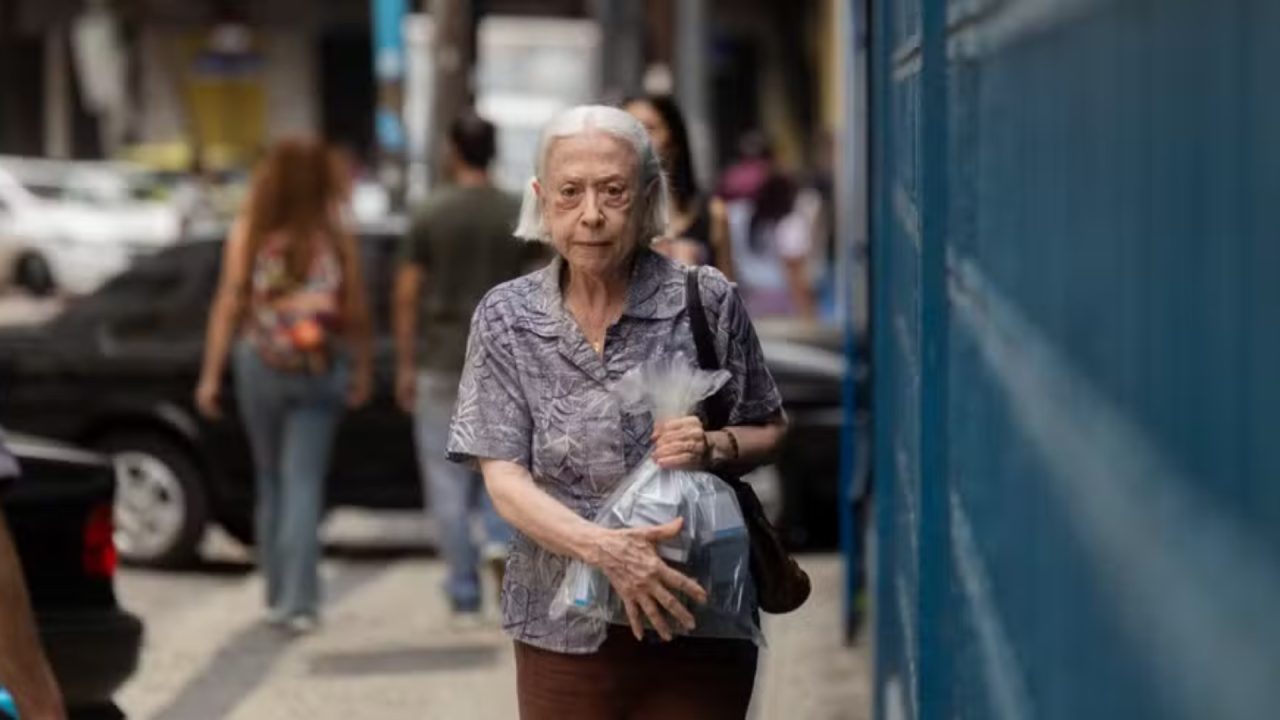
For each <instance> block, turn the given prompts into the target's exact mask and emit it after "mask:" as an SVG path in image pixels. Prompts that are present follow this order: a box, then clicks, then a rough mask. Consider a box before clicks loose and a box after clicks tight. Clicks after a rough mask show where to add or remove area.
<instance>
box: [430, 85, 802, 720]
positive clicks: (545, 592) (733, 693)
mask: <svg viewBox="0 0 1280 720" xmlns="http://www.w3.org/2000/svg"><path fill="white" fill-rule="evenodd" d="M666 203H667V187H666V181H665V179H664V178H663V174H662V171H661V169H660V164H659V160H658V157H657V155H656V153H655V152H654V149H653V147H652V145H651V144H650V142H649V138H648V136H647V134H646V132H645V129H644V127H643V126H642V125H641V124H640V123H639V122H638V121H636V120H635V119H634V118H632V117H631V116H630V115H628V114H627V113H625V112H623V111H621V110H618V109H615V108H609V107H599V106H588V107H577V108H573V109H571V110H568V111H566V112H564V113H562V114H561V115H560V116H558V117H557V118H556V119H554V120H553V121H552V122H551V123H550V124H549V126H548V127H547V128H546V130H544V132H543V135H542V139H541V143H540V147H539V151H538V160H537V174H536V177H535V178H534V179H533V180H532V181H531V183H530V186H529V188H528V190H527V192H526V194H525V201H524V208H523V210H522V214H521V219H520V226H519V227H518V228H517V230H516V234H517V235H518V236H520V237H523V238H526V239H536V240H541V241H545V242H548V243H550V244H551V245H552V246H553V247H554V248H555V250H556V251H557V254H558V257H557V258H556V259H555V260H554V261H553V262H552V263H551V264H550V265H549V266H548V267H547V268H545V269H543V270H541V271H539V272H536V273H533V274H532V275H527V276H525V277H523V278H520V279H518V280H515V281H512V282H509V283H507V284H504V285H501V286H499V287H497V288H495V289H494V290H493V291H491V292H490V293H489V295H488V296H487V297H486V298H485V299H484V300H483V301H482V302H481V304H480V306H479V307H478V308H477V310H476V313H475V317H474V319H473V321H472V327H471V338H470V342H469V346H468V351H467V355H468V360H467V365H466V369H465V371H464V374H463V377H462V383H461V387H460V388H459V399H458V407H457V412H456V414H455V416H454V421H453V428H452V432H451V437H450V442H449V455H450V457H451V458H452V459H453V460H455V461H460V462H472V461H474V462H477V463H478V464H479V466H480V469H481V471H482V472H483V474H484V479H485V483H486V486H487V487H488V489H489V492H490V494H491V495H492V497H493V501H494V504H495V506H496V507H497V509H498V512H499V513H500V514H501V515H502V516H503V517H505V518H506V519H507V520H508V521H510V522H511V524H512V525H513V526H514V527H515V528H516V530H517V531H518V533H517V537H516V539H515V540H514V543H513V547H512V549H511V554H510V559H509V560H508V565H507V572H506V579H505V583H504V585H505V586H504V588H503V593H502V597H503V615H504V625H505V627H506V629H507V630H508V632H509V633H510V634H511V635H512V636H513V637H514V639H515V652H516V666H517V686H518V695H519V703H520V713H521V717H522V718H525V719H526V720H530V719H534V720H536V719H539V718H557V719H560V718H606V719H607V718H658V717H661V718H664V720H666V719H668V718H700V719H702V720H706V719H707V718H741V717H743V716H744V715H745V713H746V710H747V706H748V704H749V702H750V699H751V692H752V687H753V683H754V677H755V670H756V650H755V647H754V645H752V644H751V643H750V642H747V641H737V640H721V639H706V638H693V637H681V631H682V630H687V629H690V628H691V627H692V625H693V617H692V615H691V613H690V612H689V611H688V609H687V608H686V607H685V606H684V605H683V604H682V602H681V601H680V600H679V599H678V598H679V597H680V596H682V595H683V596H685V597H691V598H694V599H695V601H700V600H704V599H705V597H706V594H705V592H704V591H703V589H701V588H699V587H698V586H697V585H696V584H695V583H694V582H693V581H692V580H690V579H689V578H688V577H685V576H683V575H681V574H680V573H678V572H676V571H675V570H673V569H671V568H670V567H668V566H667V565H666V564H665V563H664V562H663V561H662V560H661V559H660V558H659V556H658V554H657V552H656V550H655V547H654V546H655V543H657V542H660V541H661V540H663V539H665V538H669V537H672V536H674V535H675V534H676V533H677V532H678V531H679V528H680V524H679V523H680V521H679V520H676V521H674V522H672V523H669V524H667V525H663V526H658V527H652V528H638V529H630V530H608V529H604V528H602V527H600V526H598V525H595V524H593V523H592V522H591V521H590V520H589V519H588V518H591V517H593V516H594V515H595V514H596V512H597V510H599V508H600V507H601V505H602V503H603V502H604V501H605V499H606V498H607V497H608V496H609V494H610V492H611V491H613V490H614V488H615V487H616V486H617V485H618V483H619V482H621V481H622V480H623V479H624V478H625V477H626V475H627V471H628V470H629V469H631V468H633V467H635V466H636V465H638V464H639V463H640V462H641V461H642V460H643V459H644V457H645V455H646V454H647V453H649V452H651V451H652V453H653V455H654V458H655V460H656V461H657V462H658V463H659V465H660V466H662V467H664V468H680V469H710V470H718V469H724V470H732V471H734V472H742V471H744V470H747V469H750V468H751V467H754V466H756V465H759V464H761V463H763V462H765V461H766V460H767V459H768V458H769V457H770V455H771V454H772V453H773V452H774V451H775V450H776V449H777V447H778V444H779V442H780V441H781V439H782V437H783V434H784V432H785V420H784V417H783V414H782V409H781V407H782V405H781V400H780V398H779V396H778V391H777V387H776V386H775V384H774V381H773V378H772V377H771V376H770V375H769V371H768V370H767V369H766V367H765V364H764V359H763V357H762V354H761V350H760V343H759V341H758V339H757V338H756V334H755V331H754V329H753V328H752V326H751V322H750V320H749V319H748V318H747V315H746V313H745V311H744V310H743V306H742V303H741V301H740V300H739V299H738V296H737V295H736V293H735V292H734V290H733V287H732V286H731V285H730V284H729V283H728V282H727V281H726V280H725V279H724V276H723V275H721V274H720V273H719V272H718V271H716V270H714V269H710V268H703V269H701V270H699V271H697V272H698V284H699V286H700V289H701V298H702V305H703V308H704V311H705V312H706V315H707V321H708V324H709V326H710V328H711V329H712V331H713V332H714V335H715V338H714V341H715V342H714V345H715V348H716V351H717V353H718V354H719V359H720V363H721V365H722V367H724V368H725V369H727V370H729V371H730V372H731V374H732V380H730V382H729V384H728V386H727V388H726V390H725V391H724V392H725V396H724V397H725V400H726V402H727V404H728V405H729V407H731V408H732V410H731V413H730V421H729V423H730V427H727V428H724V429H722V430H717V431H714V432H713V431H706V430H704V428H703V424H702V421H701V420H700V419H699V418H698V417H686V418H680V419H677V420H673V421H669V422H666V423H664V424H662V425H660V426H658V427H654V424H653V420H652V418H651V417H650V416H648V415H631V414H627V413H625V412H623V411H622V409H621V408H620V407H619V404H618V402H617V401H616V400H614V399H613V396H612V395H611V392H610V390H611V388H612V386H613V385H614V383H615V382H617V381H618V380H619V379H620V378H621V377H622V376H623V375H624V374H625V373H626V372H627V371H629V370H631V369H633V368H635V367H637V366H638V365H640V364H642V363H644V362H645V361H648V360H651V359H653V358H659V357H667V356H671V355H673V354H675V353H682V354H683V355H684V356H685V357H688V358H694V357H696V356H697V355H696V349H695V344H694V339H693V335H692V332H691V330H690V324H689V316H688V310H687V303H686V298H685V288H686V276H685V273H686V271H685V269H684V268H683V267H682V266H680V265H677V264H675V263H673V262H672V261H670V260H668V259H666V258H663V257H661V256H660V255H658V254H656V253H654V252H653V251H652V250H650V248H649V245H650V242H651V241H652V239H653V238H655V237H657V236H658V235H660V234H661V233H662V231H663V229H664V228H665V227H666V225H667V217H666V215H667V204H666ZM690 362H691V363H692V362H693V360H690ZM571 559H578V560H582V561H583V562H585V563H587V564H589V565H592V566H594V567H597V568H599V569H600V570H601V571H602V572H603V573H604V575H605V576H606V577H607V578H608V579H609V581H610V583H611V584H612V586H613V588H614V589H615V590H616V592H617V594H618V595H619V596H620V597H621V598H622V600H623V604H624V606H625V608H626V611H627V616H628V618H629V619H630V631H629V632H628V629H627V628H623V627H620V626H618V627H607V626H604V625H602V624H600V623H598V622H595V621H590V620H584V619H582V618H574V617H573V616H570V617H568V618H566V619H562V620H553V619H552V618H551V617H550V616H549V613H548V609H549V606H550V602H551V600H552V597H553V596H554V595H555V593H556V590H557V588H558V587H559V584H560V581H561V578H562V576H563V573H564V569H565V567H566V565H567V563H568V562H569V561H570V560H571ZM646 625H647V626H648V627H651V628H652V630H648V631H646V629H645V628H646Z"/></svg>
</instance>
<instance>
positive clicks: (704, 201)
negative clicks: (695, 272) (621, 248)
mask: <svg viewBox="0 0 1280 720" xmlns="http://www.w3.org/2000/svg"><path fill="white" fill-rule="evenodd" d="M622 108H623V109H624V110H626V111H627V112H628V113H630V114H631V116H632V117H634V118H635V119H637V120H639V121H640V124H641V125H644V127H645V130H646V131H648V133H649V141H650V142H651V143H653V147H654V150H656V151H657V152H658V156H659V158H661V160H662V168H663V171H664V172H665V173H666V175H667V182H668V187H669V188H670V193H669V197H668V203H669V207H670V208H671V222H670V224H669V225H668V226H667V231H666V232H665V233H664V234H663V238H662V239H661V240H659V241H658V242H657V243H655V245H654V247H655V249H656V250H658V251H660V252H662V253H664V254H666V255H668V256H670V257H672V258H674V259H676V260H679V261H681V262H684V263H685V264H688V265H712V266H715V267H716V268H717V269H719V270H720V271H721V272H722V273H724V274H725V276H726V277H730V278H732V277H733V261H732V258H731V254H730V250H729V235H728V227H727V224H726V223H725V221H724V212H723V207H719V208H717V205H720V203H719V202H718V201H716V200H713V199H711V198H709V197H708V196H706V195H703V194H702V192H701V191H700V190H699V189H698V180H697V177H696V176H695V175H694V172H693V154H692V151H691V149H690V147H689V132H688V129H687V128H686V126H685V123H684V116H683V115H682V114H681V112H680V108H679V106H677V105H676V103H675V101H674V100H672V99H671V98H670V97H668V96H666V95H647V96H643V97H636V98H632V99H630V100H627V101H626V102H624V103H623V104H622ZM717 210H718V212H717Z"/></svg>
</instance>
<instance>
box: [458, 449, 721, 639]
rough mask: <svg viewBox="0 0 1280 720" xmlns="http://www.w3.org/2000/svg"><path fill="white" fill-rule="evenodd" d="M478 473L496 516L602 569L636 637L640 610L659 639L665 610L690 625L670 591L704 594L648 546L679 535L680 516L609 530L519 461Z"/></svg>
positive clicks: (484, 464) (665, 632)
mask: <svg viewBox="0 0 1280 720" xmlns="http://www.w3.org/2000/svg"><path fill="white" fill-rule="evenodd" d="M480 471H481V473H482V474H483V475H484V480H485V487H486V488H487V489H488V491H489V496H490V497H491V498H492V499H493V505H494V507H495V508H496V509H497V511H498V514H499V515H501V516H502V517H503V518H505V519H506V520H507V521H508V522H510V523H511V524H512V525H513V526H515V528H516V529H518V530H519V531H520V532H522V533H524V534H525V535H527V536H529V537H530V538H532V539H533V541H534V542H536V543H538V544H539V545H540V546H542V547H544V548H546V549H547V550H550V551H551V552H553V553H556V554H558V555H564V556H567V557H570V558H574V559H577V560H581V561H583V562H585V563H586V564H588V565H591V566H593V567H597V568H600V570H601V571H602V572H604V574H605V576H606V577H608V578H609V583H610V584H611V585H612V586H613V588H614V590H616V591H617V592H618V594H619V596H621V597H622V602H623V606H624V607H625V608H626V612H627V618H628V620H629V621H630V623H631V631H632V633H633V634H635V636H636V639H639V638H640V637H641V636H642V635H643V634H644V625H643V622H642V620H641V613H643V615H644V616H645V617H647V618H648V619H649V622H650V623H651V624H652V625H653V627H654V629H655V630H657V631H658V634H659V635H660V636H661V637H662V638H663V639H665V640H670V639H671V638H672V637H673V636H674V635H673V633H672V631H671V628H670V625H669V623H668V618H667V617H666V615H667V614H669V615H670V616H671V617H672V618H674V619H675V620H676V621H677V622H679V623H680V625H681V626H683V627H684V628H685V629H686V630H692V629H693V625H694V621H693V615H692V614H690V612H689V610H688V609H687V608H685V606H684V605H683V604H682V603H681V602H680V601H679V600H678V599H677V598H676V596H675V594H673V591H675V592H679V593H683V594H684V595H686V596H688V597H691V598H693V599H694V600H695V601H697V602H699V603H702V602H706V599H707V594H706V592H705V591H704V590H703V589H702V588H700V587H698V584H697V583H695V582H694V581H693V580H691V579H689V578H688V577H686V576H684V575H682V574H680V573H678V572H676V571H675V570H672V569H671V568H670V567H668V566H667V564H666V563H665V562H663V561H662V558H660V557H659V556H658V553H657V551H656V550H655V549H654V545H655V544H656V543H659V542H661V541H663V540H665V539H668V538H672V537H675V536H676V535H677V534H679V532H680V527H681V524H682V522H681V521H680V520H675V521H672V522H670V523H667V524H665V525H659V526H657V527H650V528H632V529H628V530H609V529H606V528H602V527H600V526H599V525H595V524H594V523H591V522H588V521H587V520H586V519H584V518H582V517H580V516H579V515H578V514H577V513H575V512H573V511H572V510H570V509H569V508H567V507H565V506H564V505H563V504H561V503H560V502H558V501H557V500H556V499H555V498H553V497H551V496H550V495H548V494H547V493H546V492H545V491H543V490H542V489H541V488H539V487H538V486H537V485H536V484H535V483H534V482H533V476H532V475H530V474H529V471H528V470H526V469H525V468H524V467H522V466H521V465H518V464H516V463H513V462H506V461H501V460H481V461H480ZM659 606H661V607H662V608H664V609H665V610H666V613H663V612H662V611H660V610H659V609H658V608H659Z"/></svg>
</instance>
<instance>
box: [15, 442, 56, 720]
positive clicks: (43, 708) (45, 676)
mask: <svg viewBox="0 0 1280 720" xmlns="http://www.w3.org/2000/svg"><path fill="white" fill-rule="evenodd" d="M17 475H18V463H17V461H16V460H15V458H14V457H13V455H12V454H11V453H10V452H9V450H8V449H7V448H6V447H5V446H4V442H3V438H0V494H3V492H4V490H5V488H7V487H8V486H9V484H10V483H12V482H13V480H14V479H15V478H16V477H17ZM0 689H4V690H8V691H9V694H10V695H11V696H12V697H13V700H14V702H15V704H16V705H17V706H18V714H19V715H20V716H21V717H22V720H62V719H63V718H65V717H66V712H65V710H63V707H62V694H61V693H60V692H59V691H58V682H57V680H56V679H55V678H54V676H53V671H52V670H51V669H50V668H49V662H48V661H47V660H46V659H45V656H44V649H43V648H42V647H41V646H40V637H39V636H38V635H37V634H36V624H35V619H34V618H33V617H32V614H31V602H30V599H29V597H28V596H27V585H26V582H25V580H24V579H23V575H22V564H21V562H20V561H19V560H18V554H17V552H16V550H15V549H14V547H13V539H12V537H11V536H10V535H9V526H8V524H7V521H6V520H5V515H4V513H3V512H0Z"/></svg>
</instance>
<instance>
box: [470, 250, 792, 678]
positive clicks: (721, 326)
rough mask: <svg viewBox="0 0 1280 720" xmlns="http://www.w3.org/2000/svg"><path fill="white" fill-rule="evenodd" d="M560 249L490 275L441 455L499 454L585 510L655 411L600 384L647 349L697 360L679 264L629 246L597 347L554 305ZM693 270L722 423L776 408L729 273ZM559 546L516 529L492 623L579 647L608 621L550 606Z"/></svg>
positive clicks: (644, 445) (601, 494) (646, 430)
mask: <svg viewBox="0 0 1280 720" xmlns="http://www.w3.org/2000/svg"><path fill="white" fill-rule="evenodd" d="M563 269H564V261H563V259H560V258H557V259H556V260H555V261H554V262H552V263H551V264H550V265H549V266H548V267H546V268H545V269H543V270H540V271H538V272H535V273H533V274H531V275H526V276H525V277H522V278H519V279H517V280H513V281H511V282H508V283H505V284H503V285H500V286H498V287H497V288H495V289H493V290H492V291H491V292H490V293H489V294H488V295H487V296H486V297H485V298H484V300H483V301H482V302H481V303H480V305H479V307H478V308H477V309H476V313H475V316H474V318H473V319H472V324H471V335H470V339H469V342H468V346H467V362H466V366H465V368H464V370H463V375H462V381H461V385H460V386H459V389H458V405H457V409H456V411H455V414H454V418H453V426H452V430H451V433H450V439H449V446H448V452H449V457H450V459H451V460H454V461H456V462H471V461H475V460H476V459H480V458H484V459H492V460H507V461H511V462H515V463H518V464H520V465H522V466H523V467H525V468H526V469H528V470H529V471H530V473H531V474H532V475H533V479H534V481H535V482H536V483H537V484H538V485H539V487H541V488H542V489H543V490H545V491H546V492H548V493H549V494H550V495H551V496H552V497H554V498H556V499H557V500H559V501H560V502H562V503H564V504H565V505H566V506H568V507H569V508H571V509H572V510H574V511H575V512H577V513H578V514H579V515H581V516H582V517H585V518H591V517H594V516H595V514H596V513H597V511H598V510H599V509H600V506H601V504H602V503H603V502H604V500H605V499H606V498H607V497H608V496H609V494H610V492H611V491H612V490H613V489H614V487H615V486H616V485H617V484H618V483H619V482H620V481H621V480H622V479H623V478H624V477H625V476H626V474H627V472H628V470H630V469H631V468H634V467H636V466H637V465H639V464H640V462H641V461H642V460H643V459H644V457H645V455H646V454H647V453H648V452H649V451H650V449H651V448H652V443H651V440H650V436H651V435H652V433H653V419H652V417H651V416H650V415H648V414H647V413H646V414H643V415H633V414H628V413H626V412H624V411H623V410H622V408H621V407H620V405H619V403H618V401H617V400H616V399H615V398H614V396H613V394H612V393H611V388H612V387H613V386H614V384H615V383H616V382H617V381H618V380H619V379H621V378H622V376H623V375H624V374H626V373H627V372H628V371H629V370H631V369H633V368H635V367H637V366H639V365H641V364H642V363H644V362H645V361H647V360H650V359H652V358H657V357H663V356H670V355H674V354H676V353H682V354H683V355H684V356H685V357H686V358H688V359H689V362H690V364H695V363H696V361H695V360H694V358H696V349H695V346H694V342H693V335H692V333H691V331H690V328H689V319H688V314H687V312H686V309H685V270H684V268H683V267H682V266H680V265H677V264H675V263H673V262H672V261H670V260H667V259H666V258H664V257H662V256H660V255H657V254H655V253H652V252H649V251H647V250H646V251H642V252H641V254H640V255H639V257H638V258H637V259H636V262H635V265H634V269H633V271H632V277H631V284H630V286H629V289H628V296H627V303H626V308H625V309H624V311H623V314H622V317H621V319H620V320H619V321H618V322H617V323H616V324H614V325H613V326H612V327H610V328H609V329H608V332H607V334H606V336H605V345H604V350H603V354H598V353H596V352H595V351H594V350H592V348H591V347H590V345H589V344H588V343H587V341H586V339H585V338H584V337H583V335H582V333H581V331H580V330H579V328H578V325H577V324H576V322H575V321H574V320H573V318H572V316H570V315H569V313H568V312H567V311H566V310H565V309H564V305H563V300H562V297H561V291H560V278H561V273H562V271H563ZM698 273H699V281H700V282H699V284H700V286H701V290H702V299H703V305H704V308H705V310H706V312H707V320H708V324H709V325H710V327H711V328H712V331H713V333H714V334H715V346H716V351H717V353H718V354H719V356H720V361H721V365H722V367H724V368H725V369H727V370H729V371H730V373H731V374H732V379H731V380H730V381H729V384H728V386H727V391H726V393H727V395H726V397H727V399H728V400H729V401H730V403H731V408H732V410H731V413H730V419H729V421H730V424H733V425H762V424H766V423H768V422H771V421H773V420H775V419H776V418H777V417H779V415H780V414H781V412H782V401H781V398H780V396H779V395H778V389H777V386H776V385H775V383H774V380H773V377H772V376H771V375H770V374H769V370H768V368H767V367H766V366H765V362H764V357H763V353H762V351H761V349H760V342H759V339H758V338H757V337H756V333H755V329H754V328H753V327H752V325H751V321H750V319H749V318H748V317H747V314H746V311H745V310H744V308H743V305H742V301H741V300H740V299H739V298H738V294H737V292H736V291H735V290H734V287H733V286H732V285H731V284H730V283H729V281H728V280H726V279H725V277H724V276H723V275H721V274H720V273H719V272H718V271H717V270H715V269H713V268H701V269H700V270H699V271H698ZM567 562H568V561H567V559H566V558H564V557H562V556H558V555H554V554H552V553H551V552H549V551H547V550H544V549H543V548H541V547H540V546H538V545H537V544H536V543H534V541H533V540H532V539H530V538H529V537H527V536H525V535H523V534H520V533H517V535H516V538H515V540H514V541H513V544H512V548H511V553H510V556H509V559H508V561H507V572H506V578H505V581H504V583H503V592H502V609H503V624H504V627H505V628H506V630H507V632H508V633H509V634H510V635H512V636H513V637H514V638H515V639H516V640H519V641H521V642H524V643H527V644H530V645H534V646H537V647H540V648H544V649H547V650H553V651H558V652H565V653H590V652H594V651H595V650H596V649H598V648H599V646H600V645H601V643H603V642H604V638H605V632H606V627H605V626H604V625H603V624H601V623H599V622H595V621H590V620H584V619H582V618H574V617H566V618H565V619H562V620H552V619H551V618H550V617H549V607H550V602H551V599H552V597H554V595H555V592H556V590H557V589H558V588H559V586H560V581H561V579H562V577H563V575H564V571H565V568H566V565H567Z"/></svg>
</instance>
